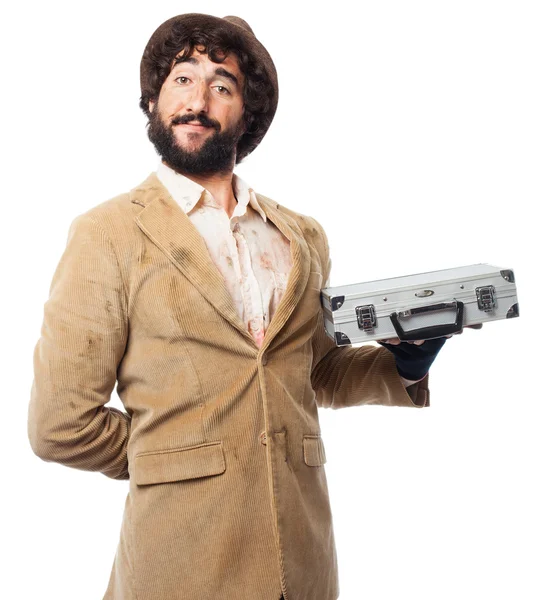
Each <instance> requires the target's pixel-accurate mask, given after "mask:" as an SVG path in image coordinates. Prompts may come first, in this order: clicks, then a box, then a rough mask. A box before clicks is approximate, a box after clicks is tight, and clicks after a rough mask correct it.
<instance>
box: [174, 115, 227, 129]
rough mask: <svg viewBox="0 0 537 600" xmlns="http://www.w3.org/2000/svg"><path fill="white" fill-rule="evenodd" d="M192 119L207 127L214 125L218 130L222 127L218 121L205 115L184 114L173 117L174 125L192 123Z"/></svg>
mask: <svg viewBox="0 0 537 600" xmlns="http://www.w3.org/2000/svg"><path fill="white" fill-rule="evenodd" d="M190 121H198V122H199V123H201V124H202V125H204V126H205V127H214V128H215V129H216V130H217V131H218V130H219V129H220V125H219V124H218V123H217V122H215V121H212V120H211V119H209V118H207V117H206V116H205V115H198V116H195V115H184V116H181V117H175V118H174V119H172V125H184V124H186V123H190Z"/></svg>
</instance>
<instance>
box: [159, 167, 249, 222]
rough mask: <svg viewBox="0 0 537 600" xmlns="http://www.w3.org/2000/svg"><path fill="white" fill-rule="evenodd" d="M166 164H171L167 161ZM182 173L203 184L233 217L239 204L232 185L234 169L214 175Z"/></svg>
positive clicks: (229, 215)
mask: <svg viewBox="0 0 537 600" xmlns="http://www.w3.org/2000/svg"><path fill="white" fill-rule="evenodd" d="M164 164H165V165H167V166H170V165H168V163H166V162H165V161H164ZM170 168H171V167H170ZM181 175H184V176H185V177H188V179H191V180H192V181H195V182H196V183H199V184H200V185H201V186H203V187H204V188H205V189H206V190H207V191H208V192H209V193H210V194H211V196H212V197H213V198H214V199H215V201H216V202H217V203H218V204H219V205H220V206H221V207H222V208H223V209H224V210H225V211H226V213H227V214H228V217H230V218H231V215H232V214H233V211H234V210H235V206H236V205H237V200H236V199H235V194H234V193H233V185H232V181H233V171H229V172H226V173H215V174H214V175H209V176H203V175H192V174H190V173H181Z"/></svg>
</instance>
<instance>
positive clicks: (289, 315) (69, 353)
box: [28, 172, 429, 600]
mask: <svg viewBox="0 0 537 600" xmlns="http://www.w3.org/2000/svg"><path fill="white" fill-rule="evenodd" d="M256 194H257V197H258V200H259V202H260V205H261V206H262V208H263V210H264V211H265V212H266V214H267V217H268V218H269V219H270V220H271V221H272V222H273V223H274V224H275V225H276V227H278V228H279V230H280V231H281V232H282V233H283V234H284V235H285V236H286V237H287V238H288V239H289V240H290V243H291V251H292V256H293V268H292V271H291V273H290V276H289V280H288V285H287V290H286V292H285V295H284V297H283V299H282V300H281V302H280V304H279V305H278V308H277V310H276V313H275V315H274V318H273V319H272V321H271V322H270V324H269V327H268V329H267V332H266V337H265V339H264V341H263V345H262V346H261V347H260V348H258V347H257V345H256V344H255V342H254V340H253V338H252V336H251V335H250V334H249V332H248V331H247V329H246V327H245V325H244V323H243V322H242V320H241V319H240V318H239V315H238V314H237V312H236V309H235V308H234V305H233V302H232V299H231V297H230V295H229V292H228V290H227V289H226V287H225V285H224V281H223V279H222V277H221V275H220V273H219V272H218V270H217V268H216V266H215V265H214V263H213V262H212V260H211V257H210V256H209V253H208V251H207V248H206V246H205V243H204V241H203V239H202V237H201V235H200V234H199V232H198V231H197V230H196V228H195V227H194V225H193V224H192V223H191V222H190V220H189V218H188V216H187V215H186V214H185V213H184V212H183V211H182V210H181V208H180V207H179V206H178V204H177V203H176V202H174V201H173V199H172V198H171V197H170V195H169V193H168V191H167V190H166V188H165V187H164V186H163V185H162V183H161V182H160V181H159V179H158V178H157V176H156V173H155V172H152V173H151V174H150V175H149V176H148V177H147V178H146V179H145V180H144V181H143V182H142V183H141V184H140V185H138V186H136V187H135V188H133V189H131V190H130V191H129V192H127V193H124V194H121V195H119V196H116V197H114V198H112V199H110V200H107V201H105V202H102V203H101V204H98V205H97V206H94V207H92V208H91V209H90V210H88V211H86V212H85V213H83V214H81V215H79V216H77V217H76V218H75V219H74V220H73V222H72V223H71V227H70V229H69V235H68V240H67V245H66V248H65V250H64V252H63V254H62V256H61V259H60V261H59V264H58V266H57V268H56V271H55V273H54V276H53V279H52V283H51V287H50V294H49V298H48V300H47V301H46V303H45V306H44V319H43V326H42V329H41V337H40V339H39V341H38V342H37V345H36V347H35V350H34V355H33V359H34V380H33V384H32V388H31V398H30V404H29V414H28V435H29V440H30V444H31V447H32V449H33V451H34V452H35V454H37V456H39V457H40V458H42V459H43V460H44V461H53V462H58V463H62V464H64V465H67V466H70V467H74V468H78V469H84V470H88V471H100V472H101V473H103V474H104V475H106V476H108V477H110V478H113V479H119V480H121V479H124V480H129V481H128V484H129V489H128V493H127V496H126V501H125V508H124V513H123V521H122V524H121V532H120V537H119V542H118V546H117V551H116V555H115V559H114V563H113V565H112V569H111V573H110V578H109V583H108V587H107V589H106V590H105V593H104V598H103V600H185V599H186V598H188V600H244V599H245V598H246V599H248V600H278V598H279V597H280V594H281V592H282V591H283V593H284V596H285V599H286V600H335V599H336V598H337V597H338V596H339V585H338V570H337V557H336V546H335V539H334V530H333V524H332V515H331V509H330V502H329V495H328V489H327V481H326V475H325V468H324V464H325V462H326V453H325V448H324V444H323V439H322V435H321V430H320V426H319V419H318V413H317V410H318V407H324V408H333V409H338V408H344V407H349V406H357V405H361V404H382V405H390V406H408V407H416V406H418V407H423V406H428V405H429V388H428V380H429V376H427V377H426V378H425V379H423V380H421V381H419V382H417V383H416V384H414V385H411V386H410V387H408V388H405V386H404V385H403V383H402V382H401V379H400V377H399V374H398V372H397V370H396V366H395V358H394V356H393V354H392V353H391V352H390V351H388V350H387V349H386V348H383V347H382V346H379V345H375V346H373V345H363V346H360V347H352V346H351V347H349V346H345V347H339V348H338V347H337V346H336V345H335V343H334V341H333V340H332V339H331V338H330V337H329V336H328V335H327V334H326V332H325V330H324V322H323V314H322V308H321V302H320V291H321V289H322V287H324V286H325V284H326V281H327V280H328V276H329V272H330V265H331V259H330V256H329V247H328V243H327V238H326V235H325V232H324V230H323V228H322V227H321V225H320V224H319V223H318V222H317V221H316V220H315V219H313V218H312V217H309V216H305V215H301V214H299V213H297V212H294V211H292V210H290V209H288V208H285V207H284V206H282V205H279V204H278V203H276V202H275V201H274V200H272V199H270V198H268V197H266V196H264V195H261V194H258V193H256ZM116 382H117V394H118V397H119V398H120V400H121V402H122V404H123V406H124V408H125V412H124V411H121V410H118V409H117V408H114V407H111V406H106V404H107V403H108V401H109V399H110V396H111V393H112V391H113V389H114V386H115V385H116Z"/></svg>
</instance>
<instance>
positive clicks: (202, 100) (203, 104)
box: [185, 82, 209, 113]
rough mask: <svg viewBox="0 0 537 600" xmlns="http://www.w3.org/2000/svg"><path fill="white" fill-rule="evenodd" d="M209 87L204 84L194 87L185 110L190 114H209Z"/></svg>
mask: <svg viewBox="0 0 537 600" xmlns="http://www.w3.org/2000/svg"><path fill="white" fill-rule="evenodd" d="M208 92H209V86H208V85H207V84H206V83H204V82H201V83H197V84H196V85H195V86H193V87H192V91H191V92H190V94H189V96H188V98H187V100H186V102H185V109H186V110H187V111H188V112H194V113H198V112H208V109H209V93H208Z"/></svg>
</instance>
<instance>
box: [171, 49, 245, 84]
mask: <svg viewBox="0 0 537 600" xmlns="http://www.w3.org/2000/svg"><path fill="white" fill-rule="evenodd" d="M183 62H186V63H190V64H192V65H197V64H199V60H198V59H197V58H195V57H194V56H190V57H189V58H175V59H174V63H173V66H172V69H175V67H176V66H177V65H178V64H180V63H183ZM214 72H215V74H216V75H220V77H225V78H226V79H229V80H231V81H232V82H233V83H234V84H235V85H236V86H237V87H240V86H239V80H238V79H237V77H235V75H233V73H230V72H229V71H227V70H226V69H224V68H223V67H218V68H217V69H215V71H214Z"/></svg>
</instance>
